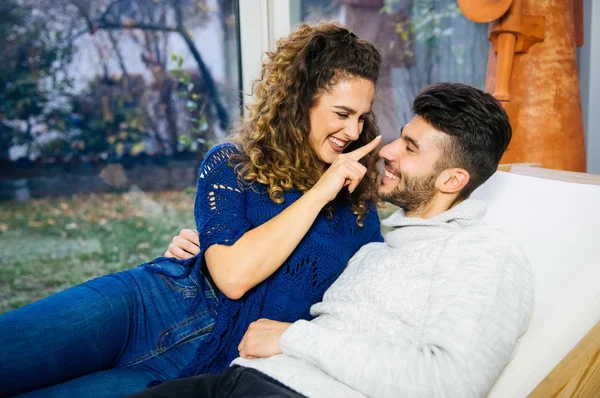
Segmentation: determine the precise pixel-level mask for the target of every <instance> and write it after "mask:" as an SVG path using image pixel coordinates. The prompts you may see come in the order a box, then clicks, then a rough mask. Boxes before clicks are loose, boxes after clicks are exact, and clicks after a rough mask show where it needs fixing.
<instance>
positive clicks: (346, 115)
mask: <svg viewBox="0 0 600 398" xmlns="http://www.w3.org/2000/svg"><path fill="white" fill-rule="evenodd" d="M336 114H337V115H338V116H339V117H340V118H342V119H346V118H347V117H348V114H347V113H339V112H336Z"/></svg>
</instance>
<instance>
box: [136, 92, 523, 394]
mask: <svg viewBox="0 0 600 398" xmlns="http://www.w3.org/2000/svg"><path fill="white" fill-rule="evenodd" d="M413 111H414V113H415V115H416V116H415V117H414V118H413V119H412V121H411V122H410V123H409V124H407V125H406V126H405V127H404V128H403V131H402V133H401V136H400V138H399V139H397V140H396V141H394V142H392V143H391V144H389V145H386V146H385V147H383V148H382V149H381V151H380V156H381V158H383V159H384V162H385V172H384V174H383V176H382V181H381V185H380V187H379V194H380V196H381V199H383V200H385V201H387V202H390V203H393V204H395V205H397V206H399V207H400V210H398V211H397V212H396V213H394V214H393V215H392V216H390V217H389V218H388V219H386V220H384V221H383V224H384V225H386V226H387V227H390V228H392V230H391V232H389V233H388V234H387V235H386V237H385V242H384V243H372V244H369V245H366V246H364V247H363V248H362V249H361V250H360V251H359V252H358V253H356V254H355V255H354V257H352V259H350V261H349V263H348V267H347V268H346V270H345V271H344V272H343V274H342V275H341V276H340V277H339V279H338V280H337V281H336V282H334V283H333V285H332V286H331V287H330V288H329V289H328V290H327V292H326V293H325V296H324V297H323V301H322V302H321V303H317V304H315V305H314V306H313V307H312V308H311V313H312V314H313V315H314V316H315V319H313V320H312V321H310V322H309V321H304V320H300V321H297V322H295V323H293V324H289V323H282V322H276V321H272V320H259V321H257V322H254V323H253V324H251V326H250V327H249V329H248V331H247V332H246V334H245V336H244V338H243V339H242V341H241V343H240V345H239V351H240V358H238V359H236V360H235V361H234V362H233V366H232V367H231V368H229V369H228V370H226V371H225V372H223V373H221V374H217V375H203V376H196V377H193V378H189V379H182V380H178V381H175V382H169V383H165V384H163V385H161V386H158V387H156V388H154V389H150V390H148V391H146V392H143V393H140V394H139V396H156V397H167V396H177V397H182V396H198V397H204V396H216V397H220V396H223V397H225V396H226V397H251V396H257V397H258V396H270V397H302V396H308V397H364V396H368V397H461V398H462V397H483V396H485V395H486V394H487V392H488V391H489V389H490V388H491V386H492V385H493V383H494V381H495V379H496V378H497V377H498V375H499V373H500V371H501V370H502V368H503V367H504V366H505V365H506V364H507V363H508V361H509V360H510V358H511V356H512V354H513V351H514V348H515V345H516V342H517V339H518V338H519V336H520V335H521V334H522V333H523V332H524V331H525V329H526V328H527V326H528V324H529V318H530V316H531V313H532V305H533V287H532V286H533V285H532V276H531V271H530V268H529V265H528V262H527V260H526V258H525V257H524V255H523V252H522V251H521V249H520V248H519V246H518V245H517V244H516V243H515V241H514V240H513V239H512V238H511V237H509V236H507V235H506V234H505V233H503V232H502V231H499V230H497V229H494V228H492V227H489V226H486V225H485V224H484V223H483V222H482V221H481V218H482V217H483V215H484V213H485V205H484V204H483V203H482V202H479V201H475V200H473V199H469V195H470V194H471V193H472V192H473V191H474V190H475V189H476V188H477V187H478V186H479V185H481V184H482V183H483V182H485V181H486V180H487V179H488V178H489V177H490V176H491V175H492V174H493V173H494V172H495V170H496V168H497V166H498V163H499V161H500V158H501V157H502V154H503V153H504V151H505V150H506V147H507V146H508V143H509V141H510V138H511V128H510V124H509V121H508V118H507V116H506V113H505V112H504V110H503V109H502V107H501V105H500V104H499V102H498V101H496V100H495V99H494V98H493V97H492V96H491V95H489V94H485V93H483V92H482V91H480V90H478V89H475V88H472V87H469V86H465V85H462V84H449V83H445V84H438V85H433V86H430V87H428V88H426V89H424V90H423V91H422V92H421V93H420V94H419V95H418V96H417V98H416V99H415V100H414V103H413Z"/></svg>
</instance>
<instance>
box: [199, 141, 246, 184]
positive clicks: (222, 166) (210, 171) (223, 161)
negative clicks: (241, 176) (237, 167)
mask: <svg viewBox="0 0 600 398" xmlns="http://www.w3.org/2000/svg"><path fill="white" fill-rule="evenodd" d="M238 153H240V151H239V149H238V148H237V147H236V146H235V145H234V144H232V143H230V142H224V143H222V144H218V145H215V146H214V147H212V148H211V149H210V150H209V151H208V152H207V153H206V155H205V156H204V160H203V161H202V165H201V166H200V170H198V176H199V178H200V179H205V180H211V181H212V180H214V179H217V180H221V179H223V178H226V179H232V178H234V177H235V176H236V174H235V171H234V168H233V166H232V165H231V164H230V162H229V159H230V158H231V156H233V155H235V154H238Z"/></svg>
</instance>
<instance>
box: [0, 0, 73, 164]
mask: <svg viewBox="0 0 600 398" xmlns="http://www.w3.org/2000/svg"><path fill="white" fill-rule="evenodd" d="M0 15H2V18H0V54H2V58H3V62H1V63H0V158H4V159H6V158H8V150H9V149H10V147H11V146H12V145H14V144H27V143H31V142H33V140H34V139H35V131H34V126H35V125H36V124H41V125H45V128H46V129H48V128H52V127H53V125H54V124H56V122H57V120H56V119H55V118H52V117H50V118H48V117H47V116H48V110H47V104H48V101H49V96H50V93H51V92H52V90H53V89H56V88H57V87H60V86H63V85H68V84H69V82H68V78H67V77H66V76H65V75H64V73H61V72H62V70H63V68H64V65H65V64H67V63H68V62H69V60H70V56H71V47H70V46H55V44H54V43H55V42H56V40H57V39H60V37H59V36H57V33H56V32H54V31H52V30H50V29H48V26H47V24H48V20H47V19H46V18H45V16H43V15H40V14H39V13H35V12H32V8H31V7H29V6H28V5H27V4H26V3H25V4H23V2H18V1H16V0H4V1H2V2H0Z"/></svg>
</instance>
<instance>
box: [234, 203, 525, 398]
mask: <svg viewBox="0 0 600 398" xmlns="http://www.w3.org/2000/svg"><path fill="white" fill-rule="evenodd" d="M484 214H485V204H484V203H483V202H480V201H476V200H472V199H468V200H466V201H464V202H462V203H460V204H458V205H457V206H455V207H453V208H452V209H450V210H448V211H446V212H444V213H442V214H440V215H438V216H436V217H434V218H431V219H421V218H410V217H405V215H404V213H403V211H402V210H398V211H397V212H396V213H394V214H393V215H392V216H390V217H389V218H388V219H386V220H384V221H383V223H382V224H384V225H386V226H389V227H392V228H393V230H392V231H390V232H389V233H387V234H386V236H385V243H371V244H369V245H366V246H365V247H363V248H362V249H361V250H360V251H359V252H358V253H357V254H356V255H355V256H354V257H352V259H351V260H350V262H349V264H348V267H347V268H346V270H345V271H344V272H343V273H342V275H341V276H340V277H339V278H338V279H337V281H336V282H335V283H334V284H333V285H332V286H331V287H330V288H329V289H328V290H327V292H326V293H325V295H324V297H323V301H322V302H320V303H317V304H315V305H314V306H313V307H312V308H311V313H312V314H313V315H314V316H316V318H315V319H314V320H312V321H310V322H308V321H304V320H301V321H298V322H295V323H294V324H293V325H292V326H291V327H290V328H288V330H287V331H286V332H285V333H284V334H283V335H282V336H281V338H280V345H281V349H282V351H283V354H281V355H276V356H273V357H270V358H265V359H255V360H247V359H242V358H238V359H236V360H235V361H234V362H233V363H235V364H238V365H242V366H247V367H252V368H255V369H257V370H259V371H261V372H263V373H265V374H267V375H269V376H271V377H273V378H275V379H277V380H279V381H280V382H282V383H283V384H285V385H287V386H289V387H290V388H292V389H294V390H296V391H298V392H300V393H301V394H304V395H306V396H308V397H340V398H341V397H344V398H351V397H364V396H368V397H448V398H455V397H461V398H468V397H484V396H485V395H486V394H487V392H488V391H489V389H490V388H491V387H492V385H493V383H494V381H495V380H496V378H497V377H498V375H499V374H500V372H501V370H502V368H503V367H504V366H505V365H506V364H507V363H508V361H509V360H510V359H511V357H512V355H513V352H514V349H515V346H516V344H517V341H518V338H519V337H520V336H521V335H522V333H524V331H525V330H526V328H527V326H528V324H529V320H530V317H531V314H532V307H533V281H532V274H531V270H530V267H529V263H528V262H527V259H526V258H525V256H524V253H523V251H522V250H521V249H520V247H519V245H517V244H516V242H515V241H514V240H513V239H512V238H511V237H510V236H508V235H507V234H506V233H504V232H502V231H500V230H498V229H496V228H492V227H490V226H486V225H485V224H484V222H483V221H482V220H481V218H482V217H483V215H484Z"/></svg>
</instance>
